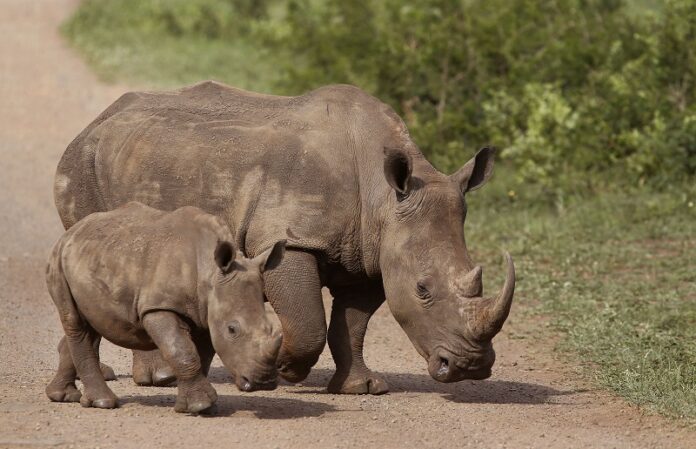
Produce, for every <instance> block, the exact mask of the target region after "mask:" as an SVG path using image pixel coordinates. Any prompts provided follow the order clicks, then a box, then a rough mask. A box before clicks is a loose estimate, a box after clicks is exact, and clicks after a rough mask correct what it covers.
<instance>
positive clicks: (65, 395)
mask: <svg viewBox="0 0 696 449" xmlns="http://www.w3.org/2000/svg"><path fill="white" fill-rule="evenodd" d="M76 378H77V371H75V365H74V364H73V361H72V357H71V356H70V350H69V349H68V342H67V341H66V339H65V337H63V338H61V339H60V343H58V369H57V370H56V375H55V376H54V377H53V380H52V381H51V383H49V384H48V386H47V387H46V396H48V398H49V399H50V400H52V401H53V402H78V401H79V400H80V397H81V396H82V393H80V390H78V389H77V387H76V386H75V379H76Z"/></svg>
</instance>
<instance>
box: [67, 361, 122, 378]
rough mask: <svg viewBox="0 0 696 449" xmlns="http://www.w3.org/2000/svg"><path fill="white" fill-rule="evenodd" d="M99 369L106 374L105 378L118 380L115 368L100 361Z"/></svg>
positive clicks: (103, 374)
mask: <svg viewBox="0 0 696 449" xmlns="http://www.w3.org/2000/svg"><path fill="white" fill-rule="evenodd" d="M99 369H100V370H101V373H102V376H104V380H107V381H108V380H116V373H115V372H114V369H113V368H111V367H110V366H109V365H107V364H105V363H101V362H100V363H99ZM75 378H76V379H79V378H80V376H77V377H75Z"/></svg>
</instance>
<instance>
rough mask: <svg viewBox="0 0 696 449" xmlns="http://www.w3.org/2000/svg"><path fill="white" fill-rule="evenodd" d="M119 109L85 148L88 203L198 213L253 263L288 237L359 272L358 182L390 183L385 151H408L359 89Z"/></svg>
mask: <svg viewBox="0 0 696 449" xmlns="http://www.w3.org/2000/svg"><path fill="white" fill-rule="evenodd" d="M119 102H120V106H119V107H117V108H113V109H112V108H110V109H112V111H110V115H109V116H108V117H107V118H105V119H104V120H102V121H99V122H98V123H96V124H95V126H94V127H93V128H92V130H91V132H89V133H87V134H86V136H85V137H84V139H83V140H84V142H86V143H87V147H88V148H89V151H93V156H91V155H87V156H86V157H85V158H86V159H89V158H90V157H93V164H92V167H93V168H92V171H93V173H94V180H95V181H94V183H93V184H94V185H92V186H91V187H89V186H88V188H91V190H92V191H93V192H95V193H94V194H93V196H94V197H98V199H95V198H87V199H85V200H84V201H83V202H87V203H89V202H92V203H94V207H95V208H97V210H109V209H113V208H115V207H117V206H118V205H119V204H123V203H124V202H127V201H131V200H137V201H141V202H143V203H145V204H148V205H151V206H153V207H156V208H159V209H165V210H172V209H175V208H177V207H180V206H183V205H195V206H198V207H200V208H202V209H203V210H205V211H206V212H209V213H212V214H215V215H218V216H220V217H222V218H223V219H224V220H225V221H226V222H227V223H228V225H229V227H230V229H231V231H232V233H233V235H234V238H235V240H236V243H237V244H238V245H239V246H240V248H242V249H243V250H244V251H245V252H246V253H247V254H249V255H255V254H258V253H259V252H260V251H262V250H263V249H265V248H266V247H269V246H270V245H271V244H273V243H274V242H275V241H277V240H280V239H286V238H287V239H288V246H289V247H297V248H303V249H310V250H318V251H322V252H324V253H326V254H327V256H328V257H329V258H330V259H333V260H341V261H343V260H344V259H352V260H350V261H348V262H347V263H349V264H352V265H356V264H357V265H359V263H358V262H356V260H355V259H357V258H359V252H360V248H359V246H360V241H359V240H360V238H359V234H360V232H361V229H360V228H361V226H362V225H363V223H361V216H360V215H361V207H362V206H363V205H362V204H361V203H363V200H364V198H362V197H361V191H362V190H364V186H363V185H361V183H364V182H368V183H373V184H374V183H376V182H377V181H376V180H381V179H382V178H381V170H382V168H381V161H382V158H383V155H382V149H383V147H384V146H389V145H395V146H396V145H401V146H403V145H404V144H403V142H402V141H403V140H404V139H405V140H407V141H408V135H407V132H406V131H405V126H403V122H401V120H400V119H399V118H398V117H397V116H396V114H394V113H393V111H391V109H390V108H388V107H387V106H386V105H384V104H383V103H381V102H379V101H378V100H376V99H374V98H373V97H371V96H369V95H367V94H366V93H364V92H362V91H361V90H359V89H357V88H354V87H350V86H328V87H325V88H321V89H317V90H315V91H313V92H310V93H308V94H306V95H303V96H299V97H278V96H270V95H261V94H256V93H251V92H246V91H243V90H240V89H235V88H231V87H228V86H224V85H221V84H218V83H214V82H206V83H201V84H198V85H195V86H192V87H188V88H184V89H180V90H178V91H173V92H157V93H134V94H130V95H129V96H128V97H127V98H122V99H121V100H119ZM119 102H117V103H119ZM409 142H410V141H409ZM78 151H79V150H78ZM83 157H84V155H83ZM365 180H367V181H365ZM382 184H384V186H380V187H382V188H383V189H384V188H386V183H382ZM371 190H372V193H373V194H374V193H375V192H374V190H375V188H374V187H371ZM373 196H375V195H373ZM376 196H379V195H376ZM59 208H60V207H59Z"/></svg>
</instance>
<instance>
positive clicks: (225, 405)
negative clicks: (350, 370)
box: [119, 394, 336, 419]
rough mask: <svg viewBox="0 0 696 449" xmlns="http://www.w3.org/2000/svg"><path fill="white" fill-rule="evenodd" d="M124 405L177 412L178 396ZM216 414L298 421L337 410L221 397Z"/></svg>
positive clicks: (131, 399) (129, 399)
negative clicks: (242, 413)
mask: <svg viewBox="0 0 696 449" xmlns="http://www.w3.org/2000/svg"><path fill="white" fill-rule="evenodd" d="M119 400H120V402H121V404H128V403H137V404H141V405H144V406H147V407H165V408H168V409H170V410H171V412H172V413H174V402H175V400H176V394H145V395H127V396H122V397H120V398H119ZM214 407H215V411H214V412H212V413H211V414H208V415H201V416H205V417H208V418H215V417H223V416H231V415H233V414H234V413H235V412H239V411H250V412H252V413H253V414H254V416H256V417H257V418H259V419H296V418H307V417H317V416H321V415H323V414H324V413H327V412H333V411H336V408H335V407H334V406H332V405H330V404H324V403H323V402H314V401H304V400H298V399H288V398H276V397H266V396H253V395H249V394H240V395H222V394H219V395H218V400H217V402H216V403H215V406H214Z"/></svg>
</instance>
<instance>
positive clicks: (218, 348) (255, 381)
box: [208, 241, 285, 391]
mask: <svg viewBox="0 0 696 449" xmlns="http://www.w3.org/2000/svg"><path fill="white" fill-rule="evenodd" d="M284 252H285V241H280V242H277V243H276V244H275V245H273V246H272V247H271V248H269V249H267V250H266V251H264V252H263V253H261V254H259V255H258V256H256V257H255V258H253V259H247V258H245V257H244V256H242V254H241V253H237V252H236V251H235V248H234V246H233V245H232V243H230V242H227V241H220V242H218V244H217V247H216V248H215V254H214V256H215V263H216V267H215V271H216V272H215V274H214V275H213V282H212V284H213V286H212V287H213V288H212V290H211V294H210V297H209V299H208V328H209V330H210V337H211V340H212V342H213V347H214V348H215V352H217V354H218V355H219V356H220V359H221V360H222V363H223V364H224V365H225V367H226V368H227V369H228V370H229V371H230V372H231V373H232V375H233V376H234V378H235V383H236V384H237V387H238V388H239V389H240V390H242V391H254V390H272V389H274V388H275V387H276V386H277V385H278V376H277V371H276V358H277V357H278V352H279V350H280V345H281V343H282V334H281V333H280V331H279V330H274V329H273V325H272V322H271V321H270V320H269V319H268V317H267V315H266V310H265V308H264V300H265V296H264V293H263V278H262V273H263V272H264V271H266V270H270V269H273V268H275V267H276V266H278V264H280V261H281V260H282V258H283V254H284Z"/></svg>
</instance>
